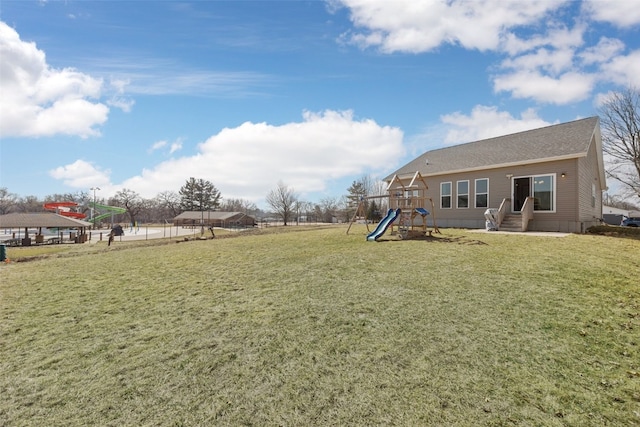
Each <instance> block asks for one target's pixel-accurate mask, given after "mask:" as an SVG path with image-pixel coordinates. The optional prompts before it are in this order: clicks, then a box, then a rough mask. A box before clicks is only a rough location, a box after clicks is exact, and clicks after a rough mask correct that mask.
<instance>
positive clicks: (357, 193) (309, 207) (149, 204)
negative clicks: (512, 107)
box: [0, 176, 384, 225]
mask: <svg viewBox="0 0 640 427" xmlns="http://www.w3.org/2000/svg"><path fill="white" fill-rule="evenodd" d="M383 187H384V183H382V182H379V181H378V182H376V181H375V180H374V179H373V178H371V177H370V176H363V177H362V178H360V179H359V180H357V181H354V182H353V184H352V185H351V187H349V188H348V189H347V192H348V194H346V195H344V196H340V197H325V198H323V199H321V200H320V201H319V202H315V203H314V202H308V201H304V200H302V199H301V198H300V196H299V194H298V193H297V192H296V191H295V189H294V188H293V187H290V186H288V185H286V184H285V183H283V182H278V185H277V186H276V187H275V188H274V189H273V190H271V191H269V192H268V193H267V195H266V197H265V201H266V203H267V205H268V207H269V208H270V210H263V209H259V208H258V207H257V205H256V204H255V203H253V202H251V201H249V200H246V199H242V198H228V199H225V198H223V197H222V195H221V193H220V191H219V190H218V189H217V188H216V186H215V185H214V184H213V183H212V182H210V181H207V180H204V179H201V178H199V179H197V178H193V177H192V178H189V179H188V180H186V182H185V184H184V185H183V186H182V187H181V188H180V190H179V191H162V192H160V193H158V194H157V195H156V196H155V197H153V198H144V197H142V196H141V195H140V194H139V193H137V192H135V191H133V190H131V189H127V188H124V189H122V190H120V191H118V192H117V193H116V194H115V195H114V196H113V197H109V198H103V197H99V193H98V195H95V193H93V194H92V193H91V192H89V191H77V192H75V193H62V194H51V195H48V196H46V197H45V198H44V199H40V198H38V197H36V196H20V195H18V194H15V193H12V192H10V191H9V189H8V188H6V187H0V215H4V214H7V213H14V212H22V213H27V212H44V211H45V209H44V207H43V205H44V204H46V203H51V202H62V201H65V202H74V203H77V204H78V210H79V211H80V212H82V213H84V214H86V215H87V217H90V211H91V207H92V206H93V202H94V195H95V196H96V198H95V202H96V203H97V204H99V205H109V206H115V207H120V208H124V209H125V210H126V214H120V215H116V220H117V221H118V222H127V223H132V224H134V223H139V224H143V223H147V224H149V223H154V224H161V223H167V222H172V220H173V218H175V217H176V216H178V215H179V214H180V213H182V212H185V211H223V212H243V213H245V214H247V215H250V216H253V217H254V218H255V219H256V220H257V221H279V222H282V223H283V224H284V225H289V224H291V223H294V222H295V223H301V222H302V223H308V222H314V223H318V222H323V223H333V222H346V221H348V220H349V219H350V218H351V217H352V215H353V214H354V212H355V211H356V208H357V203H355V201H356V200H359V199H360V198H361V197H362V196H363V195H374V193H376V192H379V191H381V190H380V189H381V188H383ZM373 206H374V208H373V210H370V213H371V215H368V218H369V219H374V218H376V213H377V211H378V209H377V206H378V205H376V204H373Z"/></svg>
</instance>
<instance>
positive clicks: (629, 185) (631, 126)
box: [599, 88, 640, 197]
mask: <svg viewBox="0 0 640 427" xmlns="http://www.w3.org/2000/svg"><path fill="white" fill-rule="evenodd" d="M599 112H600V126H601V129H602V150H603V151H604V152H605V153H606V154H608V155H609V156H610V157H611V159H612V160H611V164H612V165H611V167H610V168H609V169H608V170H607V176H609V177H611V178H613V179H615V180H616V181H618V182H620V183H621V184H622V185H623V186H624V190H625V192H627V193H631V194H635V195H637V196H638V197H640V91H639V90H638V89H636V88H628V89H626V90H625V91H623V92H614V93H612V94H610V95H609V97H608V98H607V99H606V101H605V102H604V103H603V104H602V106H601V107H600V111H599Z"/></svg>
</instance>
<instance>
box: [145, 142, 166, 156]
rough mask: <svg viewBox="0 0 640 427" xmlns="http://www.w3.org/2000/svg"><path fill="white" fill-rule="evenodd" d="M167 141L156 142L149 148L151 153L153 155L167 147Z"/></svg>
mask: <svg viewBox="0 0 640 427" xmlns="http://www.w3.org/2000/svg"><path fill="white" fill-rule="evenodd" d="M167 144H168V143H167V141H165V140H162V141H156V142H154V143H153V144H151V148H149V153H152V152H154V151H156V150H160V149H161V148H163V147H166V146H167Z"/></svg>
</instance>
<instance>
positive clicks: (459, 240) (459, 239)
mask: <svg viewBox="0 0 640 427" xmlns="http://www.w3.org/2000/svg"><path fill="white" fill-rule="evenodd" d="M415 240H420V241H424V242H429V243H454V244H458V245H488V243H486V242H483V241H480V240H475V239H469V238H467V237H466V236H456V237H446V236H442V235H439V236H433V235H431V236H420V237H412V238H408V239H400V238H398V239H378V240H376V241H377V242H396V243H404V242H407V241H415Z"/></svg>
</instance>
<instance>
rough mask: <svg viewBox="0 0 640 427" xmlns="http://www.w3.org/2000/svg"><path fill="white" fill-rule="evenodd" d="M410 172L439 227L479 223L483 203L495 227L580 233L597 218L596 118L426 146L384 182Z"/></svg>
mask: <svg viewBox="0 0 640 427" xmlns="http://www.w3.org/2000/svg"><path fill="white" fill-rule="evenodd" d="M416 173H419V174H420V175H421V177H422V178H423V179H424V180H425V181H426V184H427V185H428V187H429V188H428V194H429V196H430V197H431V198H432V200H433V210H434V212H433V215H432V216H431V217H430V219H428V221H433V218H436V219H437V225H438V226H440V227H462V228H484V226H485V221H486V219H485V216H484V214H485V211H486V210H487V209H488V208H494V209H497V210H498V212H499V213H498V218H499V219H498V222H499V227H500V229H501V230H513V231H527V230H531V231H561V232H576V233H581V232H584V231H585V230H586V229H587V228H588V227H590V226H592V225H596V224H599V223H600V221H601V218H602V192H603V191H604V190H606V182H605V172H604V163H603V158H602V142H601V136H600V124H599V119H598V117H590V118H586V119H582V120H576V121H572V122H569V123H563V124H558V125H553V126H548V127H544V128H540V129H534V130H529V131H525V132H519V133H515V134H512V135H506V136H500V137H497V138H490V139H485V140H481V141H476V142H470V143H466V144H461V145H456V146H452V147H447V148H442V149H437V150H432V151H428V152H426V153H424V154H422V155H421V156H419V157H417V158H416V159H414V160H412V161H411V162H409V163H407V164H406V165H404V166H402V167H401V168H400V169H398V170H397V171H395V172H394V173H393V174H391V175H389V176H388V177H387V178H385V180H386V181H387V182H388V183H390V184H391V183H393V181H394V180H401V182H402V183H404V184H405V185H407V184H408V183H409V182H411V180H412V178H413V177H414V176H415V174H416ZM389 191H390V192H391V191H393V189H392V188H390V189H389ZM403 191H405V192H406V188H404V187H403ZM390 194H391V193H390Z"/></svg>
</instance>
